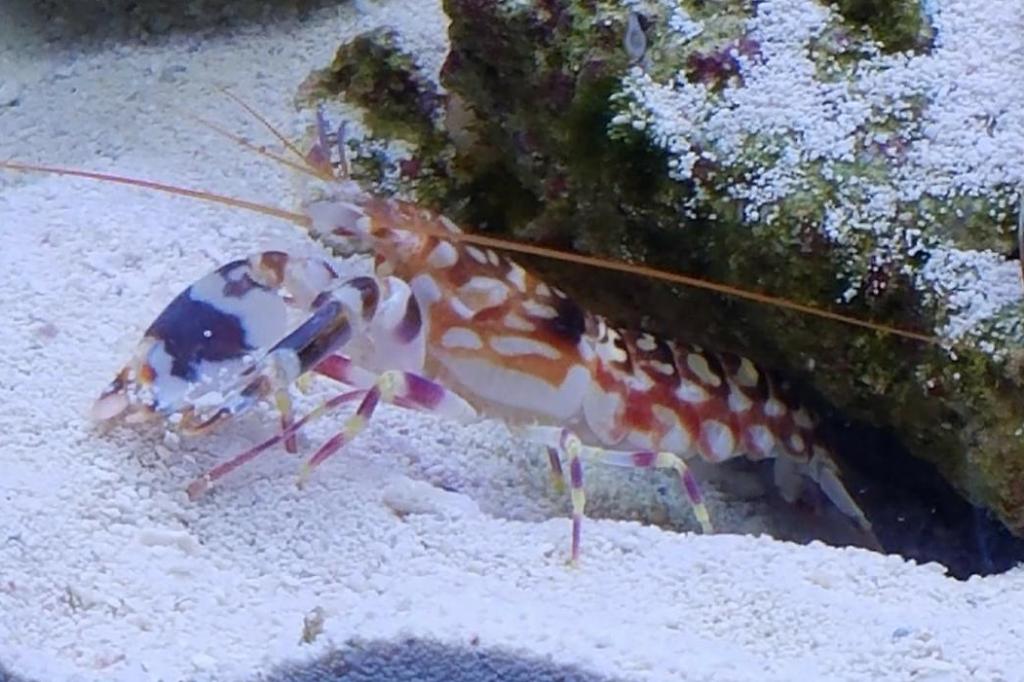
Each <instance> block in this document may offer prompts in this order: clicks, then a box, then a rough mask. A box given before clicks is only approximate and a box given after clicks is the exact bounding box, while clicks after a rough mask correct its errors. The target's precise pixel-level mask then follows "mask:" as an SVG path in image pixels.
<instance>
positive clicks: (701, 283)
mask: <svg viewBox="0 0 1024 682" xmlns="http://www.w3.org/2000/svg"><path fill="white" fill-rule="evenodd" d="M0 168H7V169H9V170H15V171H22V172H34V173H49V174H53V175H68V176H72V177H78V178H86V179H90V180H98V181H102V182H112V183H115V184H119V185H128V186H131V187H139V188H143V189H151V190H155V191H158V192H163V193H165V194H172V195H176V196H182V197H188V198H191V199H198V200H200V201H206V202H209V203H214V204H221V205H223V206H230V207H232V208H240V209H243V210H246V211H252V212H254V213H259V214H261V215H267V216H271V217H274V218H280V219H282V220H286V221H288V222H290V223H292V224H294V225H297V226H299V227H302V228H304V229H309V228H310V227H312V220H311V219H310V218H309V216H307V215H305V214H303V213H295V212H293V211H286V210H284V209H281V208H277V207H275V206H268V205H266V204H260V203H257V202H254V201H247V200H245V199H238V198H235V197H229V196H226V195H223V194H218V193H216V192H208V191H205V190H198V189H191V188H188V187H180V186H177V185H170V184H166V183H162V182H154V181H151V180H142V179H138V178H129V177H125V176H121V175H114V174H110V173H97V172H93V171H83V170H75V169H71V168H60V167H57V166H45V165H38V164H29V163H20V162H17V161H0ZM416 231H417V232H418V233H421V234H425V235H430V236H434V237H439V238H441V239H446V240H449V241H458V242H465V243H467V244H476V245H479V246H485V247H489V248H494V249H500V250H503V251H509V252H512V253H522V254H527V255H532V256H541V257H544V258H552V259H555V260H561V261H566V262H570V263H578V264H580V265H587V266H591V267H598V268H604V269H606V270H613V271H616V272H625V273H629V274H633V275H640V276H644V277H652V278H654V279H659V280H662V281H665V282H672V283H675V284H683V285H685V286H690V287H695V288H699V289H706V290H709V291H714V292H717V293H721V294H726V295H728V296H734V297H736V298H742V299H746V300H749V301H755V302H757V303H764V304H768V305H773V306H776V307H779V308H784V309H788V310H794V311H797V312H800V313H804V314H807V315H813V316H815V317H820V318H824V319H828V320H833V321H835V322H842V323H844V324H849V325H852V326H856V327H861V328H863V329H870V330H872V331H876V332H882V333H885V334H891V335H894V336H900V337H903V338H907V339H913V340H915V341H923V342H925V343H939V339H938V338H936V337H934V336H929V335H927V334H922V333H920V332H914V331H908V330H905V329H900V328H898V327H893V326H890V325H886V324H882V323H878V322H870V321H867V320H861V319H859V318H856V317H851V316H849V315H843V314H842V313H836V312H832V311H829V310H825V309H823V308H818V307H816V306H812V305H807V304H803V303H797V302H796V301H791V300H789V299H785V298H780V297H776V296H770V295H768V294H760V293H756V292H751V291H746V290H745V289H739V288H736V287H733V286H730V285H728V284H719V283H716V282H709V281H707V280H703V279H700V278H698V277H691V276H689V275H681V274H678V273H673V272H668V271H665V270H658V269H656V268H652V267H648V266H645V265H634V264H631V263H626V262H623V261H615V260H611V259H607V258H600V257H597V256H584V255H580V254H574V253H567V252H564V251H559V250H557V249H551V248H548V247H544V246H536V245H532V244H523V243H520V242H514V241H510V240H506V239H500V238H498V237H488V236H485V235H480V234H470V233H452V232H448V231H445V230H440V229H436V230H435V229H430V228H426V227H418V228H417V229H416Z"/></svg>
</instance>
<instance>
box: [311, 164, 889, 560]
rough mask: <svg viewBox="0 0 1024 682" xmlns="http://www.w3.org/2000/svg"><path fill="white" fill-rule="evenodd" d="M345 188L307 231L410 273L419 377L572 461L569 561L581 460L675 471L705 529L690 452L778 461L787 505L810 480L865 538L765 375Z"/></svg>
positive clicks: (791, 403) (816, 446) (784, 394)
mask: <svg viewBox="0 0 1024 682" xmlns="http://www.w3.org/2000/svg"><path fill="white" fill-rule="evenodd" d="M340 187H341V191H340V192H339V194H338V195H337V196H335V197H332V198H329V199H327V200H324V201H321V202H318V203H316V204H313V205H311V206H310V207H309V208H310V214H311V216H313V229H312V233H313V235H314V237H315V238H317V239H318V240H319V241H321V242H322V243H324V244H325V245H327V246H328V247H332V246H334V245H336V244H340V245H342V246H343V250H346V251H347V250H348V248H349V245H350V242H349V240H350V239H351V238H352V237H353V236H356V237H357V238H358V239H359V240H362V241H363V242H365V243H367V244H368V245H369V248H370V249H371V250H372V252H373V253H374V254H375V255H376V264H377V272H378V274H379V275H384V274H387V275H393V276H396V277H398V278H399V279H402V280H404V281H407V282H408V283H409V285H410V287H411V288H412V291H413V293H414V295H415V297H416V300H417V301H418V302H419V305H420V306H421V307H422V309H423V311H424V326H425V330H424V333H425V335H426V337H427V343H426V357H425V364H424V373H425V374H426V375H427V376H429V377H431V378H432V379H434V380H436V381H437V382H438V383H439V384H442V385H444V386H445V387H446V388H447V389H448V390H450V391H454V392H455V393H456V394H458V395H459V396H461V397H462V398H464V399H466V400H467V401H468V402H469V403H470V404H472V405H473V407H474V408H475V409H476V410H477V411H478V412H479V413H480V414H481V415H483V416H487V417H492V418H498V419H501V420H504V421H505V422H507V423H509V424H510V425H511V426H513V427H514V428H516V429H517V430H518V432H519V433H521V434H523V435H524V436H525V437H527V438H529V439H531V440H535V441H538V442H541V443H543V444H545V445H548V446H549V448H551V449H552V463H553V465H557V462H558V461H559V460H560V459H561V458H567V459H568V460H569V462H570V465H571V480H572V482H573V488H574V522H575V524H574V525H575V528H574V546H573V556H574V557H575V556H576V554H577V552H578V533H579V528H578V525H579V522H580V519H581V517H582V511H583V495H582V490H581V489H580V488H581V478H582V464H581V462H580V461H579V460H580V455H589V456H590V457H592V458H594V459H598V460H604V461H605V462H608V463H611V464H620V465H626V466H637V467H648V466H655V467H667V468H674V469H675V470H676V471H677V472H678V473H679V474H680V476H681V478H682V482H683V484H684V489H685V490H686V492H687V494H688V495H689V497H690V500H691V502H692V503H693V504H694V507H695V511H696V513H697V515H698V518H699V519H700V520H701V522H702V525H704V526H705V528H706V529H709V528H710V525H709V522H708V520H707V518H706V512H704V510H703V505H702V504H701V500H700V494H699V490H698V488H697V485H696V482H695V481H694V480H693V478H692V475H691V474H690V473H689V471H688V469H687V467H686V465H685V461H684V460H686V459H687V458H689V457H692V456H694V455H698V456H700V457H702V458H703V459H704V460H706V461H709V462H713V463H717V462H723V461H725V460H728V459H731V458H733V457H737V456H740V455H746V456H747V457H749V458H751V459H764V458H769V457H771V458H775V472H776V482H777V484H778V485H779V487H780V489H781V491H782V494H783V496H784V497H786V498H787V499H789V500H790V501H792V500H793V499H794V498H795V497H796V495H797V493H798V491H799V489H800V487H801V485H802V482H801V480H800V476H801V475H803V476H806V477H808V478H810V479H811V480H813V481H814V482H815V483H817V484H818V485H819V486H820V487H821V488H822V490H823V491H824V492H825V493H826V495H827V496H828V497H829V498H830V500H831V501H832V502H833V503H834V504H835V505H836V506H837V507H838V508H839V509H840V510H841V511H842V512H843V513H845V514H846V515H848V516H849V517H851V518H852V519H853V520H854V521H855V522H856V523H857V524H858V525H859V526H860V527H861V528H862V529H864V530H865V531H867V532H868V533H870V523H869V522H868V520H867V519H866V517H865V516H864V514H863V512H862V511H861V510H860V509H859V507H858V506H857V504H856V503H855V502H854V500H853V499H852V498H851V497H850V495H849V494H848V493H847V491H846V490H845V488H844V487H843V485H842V483H841V482H840V479H839V473H838V467H837V465H836V463H835V461H834V460H833V458H832V456H831V454H830V452H829V450H828V448H827V446H826V445H825V444H824V442H823V441H822V440H821V438H820V437H819V435H818V430H817V424H816V422H815V420H814V418H813V417H812V416H811V414H810V413H809V412H808V410H807V409H806V408H805V407H803V406H801V405H800V403H799V401H798V400H796V399H795V397H794V395H793V394H792V392H791V391H789V390H788V388H787V386H786V384H785V383H783V382H781V381H779V380H778V379H777V378H775V377H773V376H772V375H771V374H770V373H768V372H766V371H765V370H763V369H761V368H759V367H757V366H756V365H755V364H754V363H753V362H751V361H750V360H748V359H746V358H742V357H739V356H736V355H732V354H725V353H713V352H709V351H707V350H705V349H703V348H701V347H699V346H696V345H693V344H688V343H684V342H677V341H668V340H664V339H660V338H657V337H655V336H653V335H651V334H647V333H643V332H635V331H632V330H625V329H618V328H616V327H614V326H613V325H611V324H610V323H609V322H608V321H607V320H605V319H604V318H603V317H601V316H599V315H595V314H592V313H590V312H588V311H586V310H584V309H583V308H582V307H580V306H579V305H578V304H577V303H576V302H575V301H573V300H572V299H571V298H570V297H569V296H568V295H566V294H565V293H564V292H563V291H561V290H559V289H558V288H556V287H552V286H549V285H548V284H546V283H545V282H543V281H541V280H540V279H538V278H537V277H536V276H534V275H533V274H532V273H530V272H528V271H527V270H525V269H524V268H523V267H522V266H520V265H519V264H518V263H516V262H514V261H512V260H511V259H509V258H507V257H505V256H503V255H501V254H498V253H496V252H494V251H492V250H489V249H483V248H479V247H477V246H473V245H466V244H462V243H457V242H456V241H448V240H447V239H445V238H444V237H443V236H438V235H439V233H441V234H443V233H445V232H447V233H450V234H452V235H453V238H455V237H454V236H455V235H457V234H459V230H458V228H457V227H456V226H455V225H453V224H452V223H451V222H450V221H448V220H447V219H445V218H443V217H442V216H438V215H434V214H431V213H429V212H426V211H424V210H422V209H420V208H419V207H417V206H416V205H414V204H410V203H404V202H400V201H396V200H391V199H382V198H379V197H375V196H371V195H368V194H365V193H362V192H361V191H359V190H357V189H354V188H353V187H352V186H351V185H349V184H347V183H346V184H344V185H341V186H340ZM425 233H426V234H425Z"/></svg>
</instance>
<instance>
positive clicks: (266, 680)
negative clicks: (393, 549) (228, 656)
mask: <svg viewBox="0 0 1024 682" xmlns="http://www.w3.org/2000/svg"><path fill="white" fill-rule="evenodd" d="M619 679H621V678H615V677H606V676H603V675H598V674H596V673H593V672H589V671H586V670H581V669H580V668H576V667H569V666H564V665H559V664H558V663H555V662H554V661H549V660H544V659H536V658H523V657H520V656H514V655H512V654H510V653H507V652H504V651H500V650H494V649H490V650H489V649H484V648H476V647H449V646H444V645H442V644H438V643H436V642H429V641H424V640H417V639H407V640H404V641H401V642H391V641H388V642H360V643H358V644H350V645H349V647H348V648H346V649H341V650H338V651H335V652H333V653H330V654H328V655H326V656H324V657H323V658H322V659H320V660H318V661H315V662H314V663H312V664H308V665H303V666H301V667H298V666H296V667H289V666H284V667H282V668H279V669H278V670H275V671H273V672H270V673H268V674H266V675H258V676H257V677H256V680H258V682H498V681H499V680H500V681H501V682H616V680H619Z"/></svg>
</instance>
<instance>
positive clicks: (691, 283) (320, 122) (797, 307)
mask: <svg viewBox="0 0 1024 682" xmlns="http://www.w3.org/2000/svg"><path fill="white" fill-rule="evenodd" d="M221 92H223V93H224V94H225V95H227V96H228V97H230V98H231V99H232V100H234V101H235V102H237V103H238V104H239V105H241V106H242V107H243V108H244V109H245V110H246V111H247V112H249V113H250V114H251V115H252V116H253V117H254V118H255V119H256V120H258V121H259V122H260V123H262V124H263V125H264V126H265V127H266V128H267V129H268V130H270V132H271V134H273V135H274V137H276V138H277V139H278V140H280V141H281V142H282V143H283V144H284V145H285V146H286V147H288V148H289V149H291V150H292V151H293V152H294V153H295V154H297V155H299V156H301V157H302V158H303V159H307V163H308V159H309V157H308V156H307V155H304V154H302V152H300V151H299V150H298V148H297V147H296V145H295V144H294V143H291V142H289V141H288V140H287V138H286V137H285V135H284V134H283V133H281V132H280V131H279V130H277V129H276V128H275V127H274V125H273V124H272V123H270V121H268V120H267V119H266V117H264V116H262V115H260V114H259V112H257V111H256V110H255V109H254V108H253V107H251V106H250V105H249V104H247V103H246V102H245V101H244V100H242V98H240V97H239V96H238V95H235V94H234V93H232V92H230V91H229V90H228V89H227V88H221ZM316 117H317V119H316V120H317V134H318V136H319V137H318V141H317V145H318V147H319V149H320V151H321V152H325V153H327V154H329V153H330V151H329V150H330V145H329V142H328V140H327V139H326V136H327V133H326V131H327V129H328V127H329V126H328V123H327V121H326V118H325V117H324V113H323V107H317V112H316ZM211 127H212V128H213V129H214V130H215V131H216V132H218V133H221V134H223V135H226V136H227V137H228V138H230V139H233V140H235V141H236V142H243V143H244V141H240V138H237V137H236V136H235V135H233V134H231V133H228V132H227V131H221V130H220V129H218V128H216V127H213V126H211ZM344 134H345V124H344V123H342V124H341V125H340V126H339V127H338V132H337V140H336V141H335V142H336V144H337V147H338V151H339V154H340V156H341V164H342V169H341V170H342V175H343V177H348V174H349V169H348V164H347V161H346V159H345V148H344V139H343V138H344ZM243 146H246V147H248V148H251V145H248V144H244V145H243ZM267 156H270V157H271V158H275V157H273V156H272V155H267ZM310 166H311V167H317V166H325V167H326V169H327V170H322V171H321V170H318V172H317V175H318V176H319V177H323V173H330V163H329V162H326V163H324V164H310ZM325 179H331V178H325ZM1022 197H1024V192H1022ZM1022 201H1024V199H1022ZM417 232H419V233H421V234H426V235H431V236H434V237H439V238H441V239H447V240H449V241H458V242H465V243H467V244H476V245H478V246H485V247H489V248H494V249H500V250H503V251H510V252H514V253H521V254H525V255H531V256H540V257H543V258H551V259H554V260H561V261H564V262H568V263H576V264H578V265H585V266H588V267H595V268H601V269H604V270H612V271H615V272H624V273H627V274H632V275H639V276H642V277H650V278H653V279H657V280H660V281H663V282H669V283H672V284H681V285H683V286H688V287H693V288H698V289H705V290H708V291H714V292H715V293H719V294H724V295H726V296H731V297H733V298H740V299H744V300H747V301H753V302H755V303H761V304H766V305H772V306H775V307H777V308H782V309H785V310H792V311H795V312H798V313H802V314H805V315H812V316H815V317H819V318H823V319H826V320H832V321H834V322H841V323H844V324H848V325H851V326H855V327H860V328H862V329H870V330H872V331H876V332H882V333H884V334H891V335H894V336H900V337H903V338H907V339H913V340H915V341H923V342H925V343H929V344H938V343H940V340H939V339H938V338H937V337H935V336H931V335H929V334H923V333H920V332H915V331H910V330H906V329H901V328H899V327H894V326H891V325H887V324H883V323H880V322H871V321H869V320H862V319H860V318H857V317H853V316H850V315H844V314H842V313H837V312H833V311H831V310H826V309H825V308H820V307H818V306H814V305H809V304H806V303H799V302H797V301H793V300H790V299H787V298H782V297H779V296H772V295H770V294H762V293H758V292H756V291H749V290H747V289H740V288H739V287H734V286H731V285H728V284H721V283H718V282H713V281H710V280H706V279H702V278H699V277H694V276H691V275H683V274H680V273H675V272H670V271H667V270H659V269H657V268H652V267H649V266H646V265H636V264H633V263H627V262H625V261H620V260H613V259H609V258H602V257H599V256H586V255H582V254H575V253H571V252H568V251H559V250H557V249H551V248H547V247H543V246H536V245H533V244H524V243H522V242H516V241H511V240H507V239H501V238H498V237H488V236H485V235H479V234H467V233H457V234H455V233H451V232H445V231H441V230H438V231H433V230H431V229H430V228H426V227H419V228H417ZM1019 235H1020V238H1021V241H1022V244H1024V223H1022V226H1020V227H1019ZM1021 262H1022V263H1024V256H1022V260H1021Z"/></svg>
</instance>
